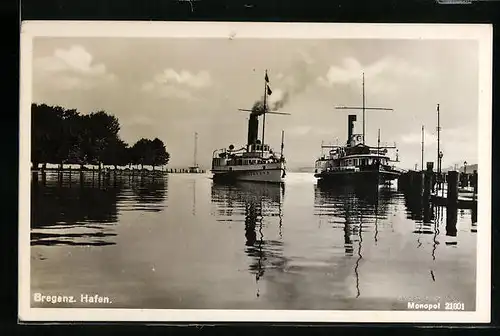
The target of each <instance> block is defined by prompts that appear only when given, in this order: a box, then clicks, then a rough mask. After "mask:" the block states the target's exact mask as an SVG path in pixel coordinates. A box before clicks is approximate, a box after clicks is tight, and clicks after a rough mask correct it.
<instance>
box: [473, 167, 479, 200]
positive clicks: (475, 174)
mask: <svg viewBox="0 0 500 336" xmlns="http://www.w3.org/2000/svg"><path fill="white" fill-rule="evenodd" d="M477 184H478V183H477V170H474V172H473V173H472V186H473V188H474V193H473V197H474V201H476V199H477Z"/></svg>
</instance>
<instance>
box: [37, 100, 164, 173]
mask: <svg viewBox="0 0 500 336" xmlns="http://www.w3.org/2000/svg"><path fill="white" fill-rule="evenodd" d="M119 130H120V123H119V122H118V119H117V118H116V117H115V116H113V115H110V114H107V113H106V112H105V111H98V112H92V113H90V114H80V113H79V112H78V111H77V110H75V109H65V108H63V107H60V106H48V105H46V104H32V105H31V162H32V164H33V166H34V167H38V166H39V164H46V163H55V164H59V165H60V166H61V167H62V165H63V164H65V163H66V164H80V166H81V167H83V165H85V164H92V165H98V166H99V169H101V167H102V165H113V166H115V168H116V167H117V166H126V165H128V166H131V165H141V169H142V168H143V167H144V165H151V166H153V169H154V168H155V166H161V165H165V164H167V163H168V161H169V159H170V154H169V153H168V152H167V150H166V148H165V144H164V143H163V141H161V140H160V139H158V138H155V139H153V140H150V139H145V138H142V139H139V140H138V141H137V142H136V143H135V144H133V145H132V146H129V145H128V144H127V143H125V142H124V141H123V140H121V139H120V136H119V134H118V132H119Z"/></svg>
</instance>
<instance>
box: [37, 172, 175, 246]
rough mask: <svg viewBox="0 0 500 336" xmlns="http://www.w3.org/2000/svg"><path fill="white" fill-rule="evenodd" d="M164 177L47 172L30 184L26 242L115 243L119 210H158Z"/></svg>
mask: <svg viewBox="0 0 500 336" xmlns="http://www.w3.org/2000/svg"><path fill="white" fill-rule="evenodd" d="M166 191H167V187H166V179H165V178H162V177H160V178H157V177H155V178H149V179H148V178H140V177H136V178H135V179H132V178H131V177H130V176H113V177H109V176H108V177H106V176H103V177H97V176H96V175H94V176H92V175H91V173H87V174H85V175H84V176H79V174H75V173H73V175H72V176H70V175H69V174H66V175H65V176H62V177H61V176H58V175H57V174H47V175H46V176H44V177H43V179H42V178H38V179H34V180H33V181H32V183H31V245H48V246H54V245H75V246H80V245H81V246H87V245H95V246H105V245H114V244H115V242H114V240H113V237H115V236H116V233H115V231H114V228H113V227H114V225H116V223H118V217H119V215H120V213H121V211H131V210H133V211H161V209H162V208H163V204H162V203H163V201H164V199H165V197H166Z"/></svg>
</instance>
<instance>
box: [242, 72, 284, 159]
mask: <svg viewBox="0 0 500 336" xmlns="http://www.w3.org/2000/svg"><path fill="white" fill-rule="evenodd" d="M268 83H269V77H268V76H267V70H266V75H265V77H264V101H263V105H264V106H263V111H262V112H260V111H258V110H253V109H252V110H249V109H238V110H239V111H243V112H251V113H252V114H254V113H255V114H257V116H260V115H262V148H261V150H262V157H264V144H265V142H264V141H265V130H266V114H283V115H290V113H286V112H277V111H268V109H267V95H268V93H269V94H271V93H272V92H271V89H270V88H269V85H268ZM249 127H250V126H249ZM257 128H258V127H257ZM283 136H284V131H283V133H282V137H283ZM282 146H283V139H282Z"/></svg>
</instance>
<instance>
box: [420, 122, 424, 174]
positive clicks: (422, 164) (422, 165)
mask: <svg viewBox="0 0 500 336" xmlns="http://www.w3.org/2000/svg"><path fill="white" fill-rule="evenodd" d="M421 167H422V171H423V170H424V125H422V163H421Z"/></svg>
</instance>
